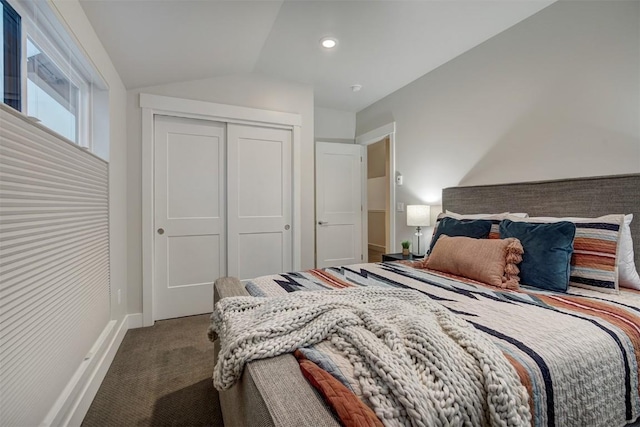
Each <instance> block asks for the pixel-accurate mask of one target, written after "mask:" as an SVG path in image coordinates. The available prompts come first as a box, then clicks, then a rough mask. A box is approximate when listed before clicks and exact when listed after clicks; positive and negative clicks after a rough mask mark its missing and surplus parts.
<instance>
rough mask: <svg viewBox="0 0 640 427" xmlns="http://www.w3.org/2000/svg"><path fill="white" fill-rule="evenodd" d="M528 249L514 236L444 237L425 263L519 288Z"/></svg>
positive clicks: (481, 279)
mask: <svg viewBox="0 0 640 427" xmlns="http://www.w3.org/2000/svg"><path fill="white" fill-rule="evenodd" d="M523 253H524V250H523V249H522V245H521V244H520V241H519V240H518V239H515V238H510V239H473V238H470V237H449V236H447V235H446V234H443V235H441V236H440V238H439V239H438V241H437V242H436V244H435V246H434V247H433V250H432V251H431V254H430V255H429V257H428V258H427V259H425V260H424V262H423V263H422V266H423V267H424V268H428V269H430V270H437V271H442V272H444V273H450V274H455V275H457V276H463V277H468V278H469V279H473V280H477V281H479V282H483V283H486V284H488V285H492V286H496V287H499V288H503V289H518V284H519V282H520V278H519V277H518V273H520V270H519V269H518V267H517V266H516V264H518V263H520V262H521V261H522V254H523Z"/></svg>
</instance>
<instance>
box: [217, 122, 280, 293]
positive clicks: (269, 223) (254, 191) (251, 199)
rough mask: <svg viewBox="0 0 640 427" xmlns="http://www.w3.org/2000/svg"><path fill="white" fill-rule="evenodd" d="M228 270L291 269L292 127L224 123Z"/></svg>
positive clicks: (248, 274)
mask: <svg viewBox="0 0 640 427" xmlns="http://www.w3.org/2000/svg"><path fill="white" fill-rule="evenodd" d="M227 132H228V133H227V136H228V139H227V144H228V145H227V150H228V153H227V159H228V160H227V167H228V175H227V180H228V187H227V194H228V199H227V203H228V210H227V213H228V224H229V225H228V230H227V231H228V244H229V258H228V259H229V264H228V265H229V275H230V276H235V277H238V278H239V279H241V280H242V279H250V278H254V277H258V276H263V275H267V274H276V273H282V272H286V271H291V269H292V265H293V250H292V235H293V230H292V228H291V226H292V224H291V219H292V202H291V198H292V180H291V179H292V177H291V175H292V160H291V153H292V152H291V131H290V130H284V129H271V128H263V127H256V126H244V125H236V124H231V123H230V124H229V125H228V127H227Z"/></svg>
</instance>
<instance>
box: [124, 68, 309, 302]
mask: <svg viewBox="0 0 640 427" xmlns="http://www.w3.org/2000/svg"><path fill="white" fill-rule="evenodd" d="M140 93H151V94H156V95H164V96H173V97H176V98H186V99H195V100H200V101H210V102H216V103H220V104H231V105H241V106H244V107H252V108H261V109H267V110H275V111H283V112H288V113H298V114H300V115H301V116H302V128H301V139H302V150H301V156H302V164H301V169H302V184H301V185H302V223H303V226H302V268H303V269H308V268H313V266H314V199H313V197H314V190H313V185H314V163H313V156H314V154H313V152H314V149H313V89H312V88H311V87H310V86H305V85H299V84H292V83H285V82H281V81H276V80H272V79H268V78H266V77H261V76H257V75H231V76H224V77H216V78H210V79H204V80H195V81H189V82H181V83H172V84H167V85H161V86H152V87H145V88H140V89H135V90H131V91H129V93H128V99H127V118H128V120H127V141H128V151H127V157H128V160H127V162H128V163H127V171H128V186H129V190H128V194H127V200H128V225H129V238H128V247H129V292H128V293H129V304H128V308H129V313H140V312H142V240H141V239H142V235H141V233H142V229H141V223H142V204H141V197H142V193H141V192H142V176H141V162H142V159H141V135H142V134H141V132H142V131H141V110H140V108H139V101H138V99H139V94H140Z"/></svg>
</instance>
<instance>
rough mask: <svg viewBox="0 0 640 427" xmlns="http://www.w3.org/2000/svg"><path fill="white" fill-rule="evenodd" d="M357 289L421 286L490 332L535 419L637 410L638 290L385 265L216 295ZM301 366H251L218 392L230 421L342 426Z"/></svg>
mask: <svg viewBox="0 0 640 427" xmlns="http://www.w3.org/2000/svg"><path fill="white" fill-rule="evenodd" d="M359 286H380V287H391V288H410V289H415V290H418V291H420V292H422V293H423V294H425V295H427V296H429V297H430V298H432V299H433V300H435V301H438V302H439V303H440V304H442V305H444V306H445V307H447V308H448V309H449V310H450V311H451V312H453V313H455V314H456V315H458V316H460V317H462V318H463V319H465V320H466V321H467V322H469V323H470V324H472V325H473V326H474V327H475V328H476V329H478V330H479V331H481V332H482V333H484V334H486V335H487V336H488V337H489V338H490V339H491V340H492V341H493V342H494V343H495V344H496V345H497V346H498V348H500V350H502V352H503V354H504V355H505V357H506V358H507V360H509V362H510V363H511V364H512V365H513V366H514V368H515V369H516V371H517V372H518V375H519V376H520V378H521V381H522V383H523V385H525V387H526V388H527V390H528V392H529V396H530V402H529V403H530V408H531V413H532V418H533V425H536V426H574V425H575V426H585V425H612V426H615V425H618V426H623V425H625V424H627V423H629V422H633V421H635V420H637V419H638V416H639V415H640V375H639V373H638V372H639V370H638V365H639V364H640V293H638V292H633V291H622V292H621V293H620V294H619V295H608V294H602V293H597V292H594V291H588V290H584V289H574V288H570V290H569V292H568V293H566V294H558V293H551V292H543V291H539V290H536V289H533V288H526V287H521V289H520V290H518V291H504V290H500V289H496V288H491V287H488V286H485V285H483V284H481V283H478V282H474V281H471V280H469V279H464V278H460V277H456V276H451V275H446V274H442V273H438V272H433V271H427V270H421V269H416V268H413V267H412V266H410V265H406V264H403V263H380V264H360V265H352V266H346V267H338V268H328V269H324V270H309V271H306V272H297V273H287V274H281V275H274V276H265V277H261V278H256V279H253V280H250V281H248V282H247V283H246V284H245V286H244V289H242V287H241V286H240V285H239V283H238V282H237V281H234V280H230V279H224V280H222V281H221V280H219V281H218V282H216V291H215V296H214V299H215V298H221V297H224V296H230V295H237V294H240V293H244V292H245V291H246V293H248V294H250V295H253V296H256V297H264V296H277V295H284V294H287V293H289V292H295V291H312V290H313V291H315V290H331V289H341V288H348V287H359ZM317 347H318V348H317V349H316V350H318V351H320V352H322V351H325V355H326V356H328V357H331V356H332V355H331V354H326V353H327V352H326V348H324V349H323V346H322V345H319V346H317ZM299 371H300V370H299V368H298V366H297V362H296V361H295V359H294V358H293V357H292V356H290V355H283V356H279V357H277V358H273V359H268V360H260V361H255V362H252V363H250V364H249V365H247V368H246V370H245V374H244V375H243V378H242V380H241V382H240V383H238V384H236V386H234V387H233V388H232V389H231V390H228V391H225V392H221V394H220V399H221V403H222V407H223V414H224V416H225V424H228V425H309V424H313V425H336V420H335V418H334V417H333V416H332V414H331V413H330V411H328V410H327V409H326V407H325V405H324V403H323V402H322V401H321V400H320V399H319V398H318V397H317V396H316V395H315V393H314V392H313V390H312V389H311V387H310V386H309V385H308V384H307V383H306V381H305V379H304V378H303V377H302V375H301V374H300V372H299ZM347 371H348V370H347ZM274 373H276V374H274ZM347 376H348V375H347ZM347 381H349V379H347ZM242 390H244V391H242ZM247 390H250V392H247ZM243 393H244V395H243ZM250 395H251V396H253V397H251V396H250ZM291 396H296V399H292V398H291ZM247 408H250V409H251V411H253V412H258V413H259V416H257V417H256V416H255V415H251V414H249V413H248V411H247Z"/></svg>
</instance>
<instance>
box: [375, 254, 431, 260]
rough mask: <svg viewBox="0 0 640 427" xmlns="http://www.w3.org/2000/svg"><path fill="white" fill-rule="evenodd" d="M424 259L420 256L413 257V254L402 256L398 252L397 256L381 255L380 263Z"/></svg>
mask: <svg viewBox="0 0 640 427" xmlns="http://www.w3.org/2000/svg"><path fill="white" fill-rule="evenodd" d="M422 258H424V255H422V256H418V255H413V254H409V255H402V252H399V253H397V254H383V255H382V262H386V261H402V260H405V261H413V260H416V259H422Z"/></svg>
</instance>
